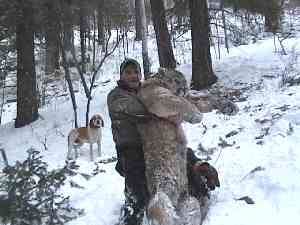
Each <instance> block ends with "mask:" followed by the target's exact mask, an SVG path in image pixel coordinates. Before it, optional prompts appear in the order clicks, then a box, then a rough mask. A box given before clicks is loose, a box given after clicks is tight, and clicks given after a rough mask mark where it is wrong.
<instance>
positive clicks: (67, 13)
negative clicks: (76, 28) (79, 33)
mask: <svg viewBox="0 0 300 225" xmlns="http://www.w3.org/2000/svg"><path fill="white" fill-rule="evenodd" d="M62 12H63V15H61V16H62V18H61V19H62V23H63V31H62V32H63V48H64V51H65V52H66V54H67V58H68V64H69V66H74V65H75V62H74V60H73V59H72V57H71V55H72V51H73V50H75V48H74V32H73V24H72V11H71V6H70V5H69V4H68V2H66V1H63V3H62Z"/></svg>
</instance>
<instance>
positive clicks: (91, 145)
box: [90, 142, 94, 161]
mask: <svg viewBox="0 0 300 225" xmlns="http://www.w3.org/2000/svg"><path fill="white" fill-rule="evenodd" d="M90 159H91V161H94V154H93V143H91V142H90Z"/></svg>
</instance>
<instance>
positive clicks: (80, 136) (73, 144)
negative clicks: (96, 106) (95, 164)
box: [67, 114, 104, 161]
mask: <svg viewBox="0 0 300 225" xmlns="http://www.w3.org/2000/svg"><path fill="white" fill-rule="evenodd" d="M102 127H104V121H103V119H102V117H101V116H100V115H99V114H96V115H94V116H93V117H92V118H91V120H90V123H89V127H80V128H75V129H73V130H71V131H70V133H69V135H68V154H67V158H68V159H70V158H71V152H72V149H74V150H75V158H78V148H80V147H81V146H82V145H83V144H84V143H89V144H90V159H91V161H93V160H94V156H93V144H94V143H97V145H98V156H99V157H100V156H101V140H102Z"/></svg>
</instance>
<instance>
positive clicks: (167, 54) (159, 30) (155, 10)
mask: <svg viewBox="0 0 300 225" xmlns="http://www.w3.org/2000/svg"><path fill="white" fill-rule="evenodd" d="M150 4H151V12H152V21H153V26H154V30H155V35H156V43H157V50H158V57H159V65H160V66H161V67H165V68H176V60H175V57H174V54H173V48H172V44H171V39H170V34H169V31H168V26H167V21H166V15H165V9H164V2H163V0H150Z"/></svg>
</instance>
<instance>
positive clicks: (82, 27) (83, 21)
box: [79, 2, 87, 73]
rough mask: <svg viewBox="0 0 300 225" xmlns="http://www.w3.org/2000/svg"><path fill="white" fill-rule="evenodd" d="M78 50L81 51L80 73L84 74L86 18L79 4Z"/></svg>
mask: <svg viewBox="0 0 300 225" xmlns="http://www.w3.org/2000/svg"><path fill="white" fill-rule="evenodd" d="M79 13H80V49H81V71H82V72H83V73H85V72H86V57H85V55H86V34H87V21H86V20H87V18H86V17H87V16H86V13H85V9H84V6H83V2H81V6H80V12H79Z"/></svg>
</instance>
